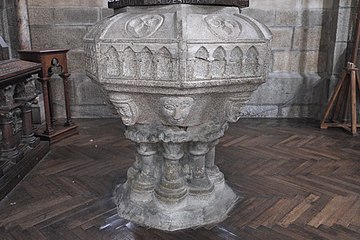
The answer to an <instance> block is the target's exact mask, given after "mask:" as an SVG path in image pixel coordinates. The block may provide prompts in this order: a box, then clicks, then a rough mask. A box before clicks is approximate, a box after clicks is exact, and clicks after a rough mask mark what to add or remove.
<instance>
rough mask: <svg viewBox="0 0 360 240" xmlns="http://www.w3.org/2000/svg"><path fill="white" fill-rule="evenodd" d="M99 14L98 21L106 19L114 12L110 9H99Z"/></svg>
mask: <svg viewBox="0 0 360 240" xmlns="http://www.w3.org/2000/svg"><path fill="white" fill-rule="evenodd" d="M100 14H101V15H100V19H104V18H106V17H110V16H112V15H114V10H113V9H110V8H101V10H100Z"/></svg>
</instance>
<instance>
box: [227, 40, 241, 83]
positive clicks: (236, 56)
mask: <svg viewBox="0 0 360 240" xmlns="http://www.w3.org/2000/svg"><path fill="white" fill-rule="evenodd" d="M242 61H243V52H242V51H241V49H240V48H239V47H235V48H234V49H233V50H232V51H231V53H230V61H229V64H228V69H229V75H230V77H239V76H240V75H241V73H242Z"/></svg>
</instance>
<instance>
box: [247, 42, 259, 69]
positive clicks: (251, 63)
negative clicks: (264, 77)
mask: <svg viewBox="0 0 360 240" xmlns="http://www.w3.org/2000/svg"><path fill="white" fill-rule="evenodd" d="M245 65H246V66H245V69H246V72H247V73H248V74H250V75H256V74H257V73H258V71H259V66H260V64H259V52H258V50H257V49H256V47H255V46H252V47H250V48H249V49H248V51H247V52H246V59H245Z"/></svg>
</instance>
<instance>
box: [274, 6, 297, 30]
mask: <svg viewBox="0 0 360 240" xmlns="http://www.w3.org/2000/svg"><path fill="white" fill-rule="evenodd" d="M301 21H302V19H301V12H300V11H297V10H295V11H294V10H282V8H281V10H277V11H276V25H278V26H300V25H301Z"/></svg>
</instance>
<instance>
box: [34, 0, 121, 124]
mask: <svg viewBox="0 0 360 240" xmlns="http://www.w3.org/2000/svg"><path fill="white" fill-rule="evenodd" d="M28 5H29V21H30V33H31V38H32V39H31V40H32V47H33V48H35V49H39V48H40V49H41V48H70V49H71V50H70V51H69V53H68V66H69V72H70V73H71V82H72V88H71V89H72V91H71V110H72V115H73V116H74V117H113V116H114V114H115V112H113V110H112V108H111V107H110V105H109V104H108V103H107V100H106V97H105V96H104V93H103V92H102V91H101V90H100V89H101V88H100V86H98V84H97V83H96V82H94V81H92V80H90V79H89V78H88V77H87V76H86V74H85V57H84V56H85V55H84V49H83V37H84V35H85V33H86V32H87V31H88V30H89V28H90V27H91V26H92V25H93V24H95V23H96V22H98V21H100V20H101V19H103V18H104V17H107V16H109V15H112V14H113V11H112V10H110V9H108V8H107V1H106V0H61V1H55V0H28ZM52 83H53V85H52V91H53V98H54V100H55V101H54V104H55V112H56V114H57V115H58V116H64V115H65V109H64V99H63V94H62V92H63V84H62V81H61V79H60V78H55V79H54V80H52Z"/></svg>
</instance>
